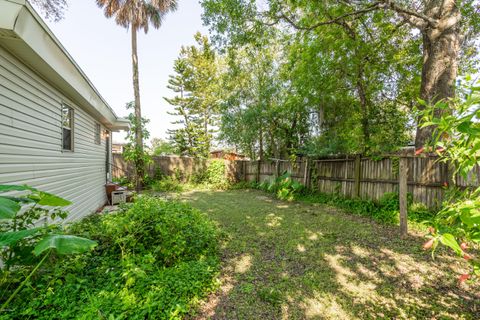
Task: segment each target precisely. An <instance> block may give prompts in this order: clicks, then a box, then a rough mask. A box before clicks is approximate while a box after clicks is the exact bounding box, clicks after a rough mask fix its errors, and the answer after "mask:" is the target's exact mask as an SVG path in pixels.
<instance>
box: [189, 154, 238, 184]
mask: <svg viewBox="0 0 480 320" xmlns="http://www.w3.org/2000/svg"><path fill="white" fill-rule="evenodd" d="M225 170H226V166H225V161H224V160H222V159H212V160H210V161H208V164H207V168H206V169H205V170H203V171H200V172H197V173H195V174H194V175H193V176H192V177H191V178H190V182H192V183H193V184H196V185H207V186H209V187H211V188H213V189H227V188H229V187H230V183H229V181H228V179H227V176H226V174H225Z"/></svg>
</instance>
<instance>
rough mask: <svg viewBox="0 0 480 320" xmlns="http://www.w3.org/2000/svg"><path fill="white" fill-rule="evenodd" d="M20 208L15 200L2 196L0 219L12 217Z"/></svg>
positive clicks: (0, 198) (0, 200) (0, 199)
mask: <svg viewBox="0 0 480 320" xmlns="http://www.w3.org/2000/svg"><path fill="white" fill-rule="evenodd" d="M20 208H21V206H20V205H19V204H18V203H16V202H15V201H12V200H10V199H8V198H5V197H1V196H0V219H12V218H13V217H15V214H17V212H18V211H19V210H20Z"/></svg>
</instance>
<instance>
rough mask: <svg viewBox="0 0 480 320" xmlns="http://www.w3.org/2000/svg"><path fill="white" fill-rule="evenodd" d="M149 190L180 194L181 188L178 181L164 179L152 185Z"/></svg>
mask: <svg viewBox="0 0 480 320" xmlns="http://www.w3.org/2000/svg"><path fill="white" fill-rule="evenodd" d="M151 188H152V190H153V191H155V192H182V191H183V187H182V184H181V183H180V182H178V180H176V179H174V178H172V177H165V178H163V179H161V180H157V181H155V182H153V183H152V185H151Z"/></svg>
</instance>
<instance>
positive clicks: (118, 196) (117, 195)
mask: <svg viewBox="0 0 480 320" xmlns="http://www.w3.org/2000/svg"><path fill="white" fill-rule="evenodd" d="M125 202H127V192H126V191H124V190H117V191H112V205H116V204H119V203H125Z"/></svg>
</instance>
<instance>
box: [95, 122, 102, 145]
mask: <svg viewBox="0 0 480 320" xmlns="http://www.w3.org/2000/svg"><path fill="white" fill-rule="evenodd" d="M100 129H101V128H100V124H99V123H95V143H96V144H100V143H101V133H100Z"/></svg>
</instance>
